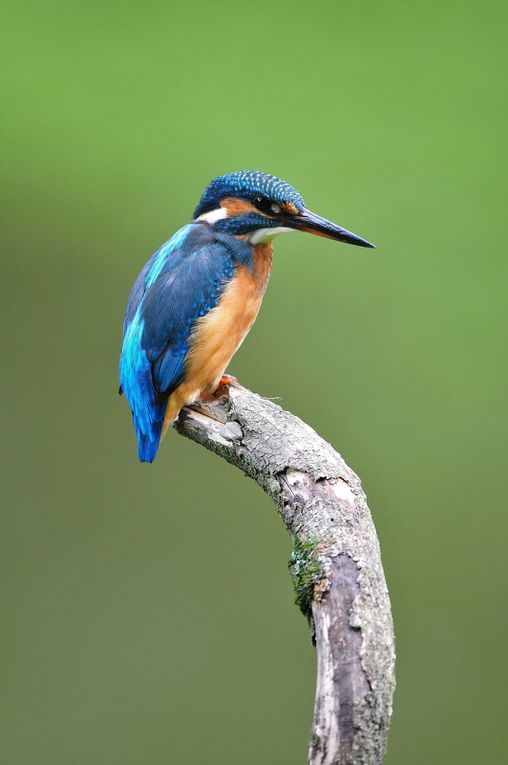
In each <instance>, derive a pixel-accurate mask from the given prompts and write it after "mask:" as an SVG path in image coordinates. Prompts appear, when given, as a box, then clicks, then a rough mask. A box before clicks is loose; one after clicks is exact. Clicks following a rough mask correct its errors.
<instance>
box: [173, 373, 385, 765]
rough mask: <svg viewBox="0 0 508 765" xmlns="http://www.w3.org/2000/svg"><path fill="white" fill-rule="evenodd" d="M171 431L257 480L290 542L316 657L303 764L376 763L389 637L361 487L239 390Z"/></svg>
mask: <svg viewBox="0 0 508 765" xmlns="http://www.w3.org/2000/svg"><path fill="white" fill-rule="evenodd" d="M175 427H176V429H177V430H178V432H179V433H181V434H182V435H184V436H187V437H188V438H190V439H192V440H193V441H196V442H198V443H200V444H202V445H203V446H205V447H206V448H207V449H210V450H211V451H213V452H215V453H216V454H218V455H219V456H221V457H223V458H224V459H226V460H227V461H228V462H231V463H232V464H234V465H236V466H237V467H239V468H240V469H241V470H243V472H244V473H246V474H247V475H248V476H250V477H251V478H253V479H254V480H255V481H257V483H258V484H259V485H260V486H261V488H262V489H263V490H264V491H265V492H266V493H267V494H268V495H269V496H270V497H271V498H272V499H273V501H274V502H275V504H276V506H277V508H278V510H279V513H280V516H281V518H282V520H283V521H284V524H285V526H286V528H287V530H288V532H289V533H290V534H291V535H292V537H293V541H294V551H293V554H292V558H291V561H290V568H291V572H292V575H293V581H294V585H295V591H296V601H297V603H298V604H299V606H300V608H301V609H302V611H303V613H304V614H305V615H306V616H307V618H308V620H309V623H310V625H311V628H312V635H313V639H315V643H316V645H317V654H318V656H317V659H318V670H317V687H316V703H315V710H314V721H313V728H312V737H311V742H310V747H309V754H308V763H309V765H377V764H379V763H381V762H382V760H383V756H384V752H385V749H386V740H387V735H388V727H389V721H390V714H391V703H392V696H393V691H394V687H395V679H394V660H395V655H394V638H393V625H392V617H391V611H390V601H389V597H388V590H387V587H386V582H385V578H384V573H383V567H382V564H381V557H380V551H379V543H378V540H377V536H376V531H375V528H374V524H373V522H372V518H371V515H370V512H369V508H368V507H367V502H366V498H365V494H364V493H363V491H362V487H361V484H360V480H359V479H358V477H357V476H356V475H355V473H353V471H352V470H351V469H350V468H349V467H348V466H347V465H346V463H345V462H344V460H343V459H342V457H341V456H340V455H339V454H338V453H337V452H336V451H335V450H334V449H332V447H331V446H330V445H329V444H327V443H326V442H325V441H323V439H322V438H320V437H319V436H318V435H317V433H315V432H314V431H313V430H312V429H311V428H310V427H309V426H308V425H306V424H305V423H304V422H302V421H301V420H299V419H298V417H295V416H294V415H292V414H290V413H289V412H286V411H284V410H283V409H281V408H280V407H279V406H277V405H276V404H274V403H273V402H271V401H267V400H266V399H263V398H261V397H260V396H257V395H255V394H254V393H251V392H250V391H248V390H246V389H245V388H242V387H241V386H238V385H234V386H232V387H231V388H230V392H229V398H228V397H224V398H221V399H220V400H218V401H217V402H214V403H211V404H201V403H200V404H199V406H196V407H192V408H187V409H184V410H182V412H181V414H180V417H179V419H178V421H177V422H176V424H175Z"/></svg>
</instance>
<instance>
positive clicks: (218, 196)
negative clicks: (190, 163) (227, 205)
mask: <svg viewBox="0 0 508 765" xmlns="http://www.w3.org/2000/svg"><path fill="white" fill-rule="evenodd" d="M254 196H262V197H267V198H268V199H270V200H273V201H274V202H279V203H280V204H282V203H284V202H290V203H291V204H293V205H295V206H296V207H297V208H298V209H299V210H301V209H302V208H303V207H305V203H304V201H303V199H302V197H301V195H300V194H299V193H298V192H297V190H296V189H294V188H293V187H292V186H290V184H289V183H286V182H285V181H282V180H281V179H280V178H277V177H276V176H275V175H270V174H269V173H262V172H261V171H260V170H236V171H235V172H233V173H227V174H226V175H219V177H218V178H214V180H213V181H211V183H209V185H208V186H207V188H206V189H205V191H204V193H203V196H202V197H201V199H200V200H199V204H198V206H197V207H196V209H195V211H194V218H198V217H199V216H200V215H203V213H206V212H209V211H210V210H214V209H215V208H217V207H219V205H220V202H221V200H222V199H225V198H226V197H241V198H244V199H249V198H251V197H254Z"/></svg>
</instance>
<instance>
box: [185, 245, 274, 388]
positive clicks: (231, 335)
mask: <svg viewBox="0 0 508 765" xmlns="http://www.w3.org/2000/svg"><path fill="white" fill-rule="evenodd" d="M271 265H272V246H271V244H260V245H257V246H256V247H254V259H253V266H252V268H249V267H248V266H244V265H240V266H238V267H237V269H236V272H235V275H234V276H233V278H232V279H231V281H230V282H229V283H228V284H227V286H226V288H225V289H224V292H223V294H222V297H221V298H220V300H219V302H218V304H217V305H216V307H215V308H213V309H212V310H211V311H210V312H209V313H208V314H207V315H206V316H203V317H202V318H201V319H199V321H198V323H197V325H196V328H195V330H194V333H193V337H192V342H191V350H190V353H189V355H188V356H187V361H186V375H185V384H186V385H189V386H190V387H192V389H193V390H196V391H198V390H199V391H203V390H205V389H211V390H214V388H215V387H216V385H217V384H218V381H219V379H220V377H221V375H222V374H223V373H224V371H225V369H226V367H227V365H228V364H229V362H230V360H231V358H232V357H233V355H234V353H235V351H236V350H237V349H238V348H239V346H240V345H241V344H242V342H243V340H244V338H245V336H246V335H247V333H248V331H249V329H250V328H251V326H252V325H253V323H254V321H255V319H256V316H257V314H258V311H259V309H260V307H261V302H262V300H263V295H264V293H265V290H266V287H267V285H268V280H269V278H270V270H271Z"/></svg>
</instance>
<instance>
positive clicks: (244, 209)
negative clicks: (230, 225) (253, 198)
mask: <svg viewBox="0 0 508 765" xmlns="http://www.w3.org/2000/svg"><path fill="white" fill-rule="evenodd" d="M220 204H221V207H223V208H224V209H225V210H226V212H227V215H228V218H236V217H237V216H238V215H245V213H250V212H259V210H256V208H255V207H254V205H253V204H251V203H250V202H249V201H248V200H247V199H238V198H237V197H226V199H223V200H222V202H221V203H220Z"/></svg>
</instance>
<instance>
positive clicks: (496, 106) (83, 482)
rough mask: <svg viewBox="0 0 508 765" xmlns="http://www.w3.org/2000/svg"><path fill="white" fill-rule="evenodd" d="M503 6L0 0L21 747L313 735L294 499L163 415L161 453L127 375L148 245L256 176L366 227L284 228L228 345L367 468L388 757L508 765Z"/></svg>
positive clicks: (120, 751) (42, 754)
mask: <svg viewBox="0 0 508 765" xmlns="http://www.w3.org/2000/svg"><path fill="white" fill-rule="evenodd" d="M504 5H505V4H504V3H502V2H499V3H495V2H490V1H488V0H487V2H482V3H479V2H476V3H468V2H465V3H464V2H445V3H443V2H437V0H434V1H433V2H427V3H424V4H422V3H417V2H413V3H407V2H402V1H401V2H393V1H388V2H381V3H380V2H377V1H374V0H371V1H368V2H363V3H353V2H330V3H324V2H316V3H303V2H290V3H289V2H285V1H283V2H279V3H268V2H263V1H260V2H257V3H252V4H238V3H232V2H223V1H222V0H217V2H215V3H202V4H201V3H182V4H178V6H175V5H174V4H171V3H168V2H160V3H158V2H145V3H135V2H125V0H124V1H123V2H118V1H115V2H108V3H105V2H91V1H90V0H87V2H65V3H64V2H19V1H18V2H16V3H14V2H4V3H3V14H2V15H3V21H2V31H1V32H0V34H1V36H2V41H1V47H0V49H1V55H2V59H3V61H2V67H1V71H2V75H1V76H2V81H3V83H2V96H1V104H2V113H3V116H2V125H1V134H0V151H1V153H2V168H3V169H2V178H3V183H2V190H1V195H2V199H1V208H2V213H3V214H2V219H3V222H2V227H1V234H0V236H1V240H2V242H1V253H2V255H1V257H2V278H1V283H0V290H1V306H2V314H3V315H2V322H1V332H2V351H3V357H2V358H3V362H2V375H1V386H2V395H1V408H2V412H1V421H2V430H3V438H2V439H1V450H2V455H1V463H0V464H1V466H2V473H3V477H2V482H1V484H2V493H3V495H4V496H3V501H2V507H1V516H0V518H1V528H0V539H1V546H2V550H1V556H0V566H1V570H0V582H1V585H0V588H1V610H2V617H1V623H2V627H1V633H0V642H1V646H0V648H1V658H0V662H1V667H0V676H1V683H0V686H1V691H0V706H1V709H0V761H1V762H2V763H9V765H33V764H36V765H46V763H47V765H90V763H94V764H97V765H103V764H104V765H106V764H107V765H116V764H117V763H118V764H120V763H121V764H122V765H131V764H132V765H134V764H136V765H137V764H138V763H149V764H150V765H162V764H163V763H168V762H178V763H185V764H189V765H192V764H194V763H202V762H207V763H242V765H244V764H245V765H254V764H256V765H257V764H258V763H277V765H286V764H287V765H293V764H294V763H298V762H301V763H303V762H304V761H305V752H306V744H307V740H308V735H309V730H310V722H311V715H312V706H313V695H314V680H315V652H314V649H313V648H312V646H311V645H310V642H309V638H308V633H307V628H306V624H305V621H304V619H303V618H302V617H301V616H300V614H299V613H298V610H297V608H296V607H295V606H294V605H293V604H292V590H291V585H290V580H289V576H288V572H287V567H286V564H287V560H288V558H289V553H290V541H289V539H288V538H287V535H286V533H285V531H284V529H283V527H282V524H281V523H280V520H279V519H278V517H277V515H276V513H275V511H274V508H273V507H272V506H271V504H270V502H269V500H268V499H267V498H266V497H265V496H264V495H263V494H262V493H261V492H260V491H259V489H258V488H257V487H256V486H255V485H254V484H253V483H252V482H250V481H249V480H247V479H245V478H243V477H242V476H241V475H240V474H239V473H238V472H237V471H235V469H233V468H232V467H230V466H229V465H227V464H225V463H223V462H221V461H220V460H219V459H217V458H216V457H214V456H212V455H211V454H209V453H207V452H206V451H205V450H204V449H201V448H199V447H197V446H196V445H194V444H192V443H190V442H187V441H185V440H184V439H182V438H180V437H179V436H177V435H176V434H175V433H172V434H170V437H169V438H167V440H166V442H165V443H164V444H163V446H162V448H161V450H160V453H159V459H158V460H157V462H156V463H155V464H154V465H152V466H147V465H139V464H138V463H137V461H136V458H135V447H134V435H133V431H132V426H131V421H130V415H129V412H128V409H127V406H126V404H125V401H124V400H122V399H120V398H119V397H118V396H117V394H116V389H117V359H118V351H119V345H120V332H121V322H122V316H123V311H124V307H125V302H126V298H127V294H128V292H129V289H130V286H131V283H132V281H133V280H134V278H135V276H136V274H137V272H138V270H139V269H140V268H141V266H142V265H143V263H144V262H145V260H146V259H147V258H148V256H149V255H150V254H151V252H152V251H153V250H154V249H155V248H156V247H157V246H158V245H159V244H160V243H161V242H162V241H164V240H165V239H167V238H168V236H169V235H171V234H172V233H173V232H174V231H175V230H176V229H177V228H178V227H179V226H181V225H182V224H183V223H185V222H186V221H187V220H188V219H189V216H190V214H191V212H192V210H193V209H194V205H195V203H196V202H197V199H198V197H199V195H200V194H201V192H202V190H203V189H204V187H205V185H206V183H207V182H208V181H209V180H210V178H212V177H214V176H215V175H218V174H220V173H223V172H226V171H229V170H233V169H244V168H247V169H249V168H255V169H263V170H267V171H269V172H272V173H275V174H276V175H280V176H281V177H283V178H284V179H286V180H288V181H289V182H291V183H293V184H294V185H295V186H296V187H297V188H298V189H299V191H301V192H302V194H303V195H304V197H305V199H306V201H307V203H308V204H309V206H310V207H311V208H313V209H314V210H316V211H317V212H319V213H320V214H322V215H325V216H327V217H330V218H332V219H333V220H335V221H336V222H338V223H340V224H341V225H343V226H346V227H347V228H350V229H352V230H353V231H355V232H357V233H358V234H360V235H363V236H365V237H367V238H368V239H370V240H372V241H374V242H375V243H376V244H377V249H376V250H375V251H373V252H370V251H366V250H359V249H356V248H352V247H346V246H343V245H338V244H336V243H334V242H330V241H327V240H324V239H320V238H317V237H310V236H308V235H303V234H300V235H295V236H292V237H281V238H280V239H279V240H277V241H276V248H275V249H276V258H275V263H274V269H273V273H272V279H271V284H270V288H269V290H268V293H267V296H266V299H265V302H264V306H263V309H262V311H261V314H260V316H259V318H258V321H257V323H256V326H255V328H254V329H253V331H252V333H251V335H250V336H249V338H248V340H247V341H246V343H245V344H244V345H243V347H242V349H241V351H240V352H239V353H238V356H237V357H236V358H235V359H234V362H233V364H232V366H231V371H232V372H233V373H234V374H236V375H237V376H238V377H239V378H240V380H241V381H242V382H243V383H244V384H245V385H247V386H249V387H250V388H252V389H253V390H255V391H258V392H259V393H262V394H264V395H266V396H280V397H281V398H282V403H283V405H284V406H285V407H287V408H289V409H291V410H292V411H293V412H295V413H296V414H298V415H299V416H301V417H302V418H303V419H305V420H306V421H307V422H308V423H310V424H311V425H312V426H313V427H314V428H316V430H318V431H319V432H320V433H321V434H322V435H323V436H324V437H325V438H326V439H328V440H330V441H331V442H332V443H333V444H334V445H335V446H336V447H337V448H338V449H339V450H340V451H341V453H342V454H343V455H344V456H345V458H346V459H347V461H348V462H349V463H350V465H351V466H352V467H353V468H354V469H355V470H356V471H357V472H358V473H359V474H360V476H361V477H362V479H363V482H364V487H365V489H366V491H367V494H368V497H369V501H370V505H371V508H372V511H373V514H374V519H375V522H376V526H377V529H378V533H379V536H380V541H381V548H382V552H383V561H384V565H385V570H386V575H387V579H388V584H389V587H390V591H391V596H392V602H393V611H394V618H395V625H396V633H397V653H398V664H397V675H398V689H397V692H396V697H395V704H394V709H395V712H394V717H393V724H392V731H391V736H390V744H389V754H388V756H387V758H386V763H387V765H395V764H396V763H411V764H412V765H420V764H421V765H423V764H424V763H425V764H427V763H433V764H440V763H447V765H448V764H449V765H453V764H455V763H457V765H458V764H460V765H466V764H471V765H473V764H474V765H476V764H477V763H480V762H488V763H497V762H502V761H504V756H505V754H506V745H507V742H506V737H505V735H504V729H505V727H506V718H505V707H506V677H503V673H504V670H505V666H506V638H507V633H506V603H505V601H504V599H503V597H502V593H503V587H502V573H503V570H504V568H505V562H506V531H507V521H506V495H507V482H506V453H505V446H506V429H507V422H506V419H507V418H506V384H507V365H506V323H505V314H506V279H507V276H508V274H507V256H506V244H505V242H506V231H505V228H506V226H505V220H506V211H505V205H506V201H505V199H504V198H503V197H504V196H505V193H506V175H505V168H503V167H502V164H501V161H502V155H503V149H504V148H505V146H504V144H505V142H506V119H505V118H506V96H505V87H506V72H505V69H506V67H505V63H506V62H505V58H504V56H505V52H504V49H505V42H506V34H507V28H506V24H505V23H504V18H503V16H504V14H505V10H504V8H503V6H504ZM503 738H504V739H505V740H503Z"/></svg>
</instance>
